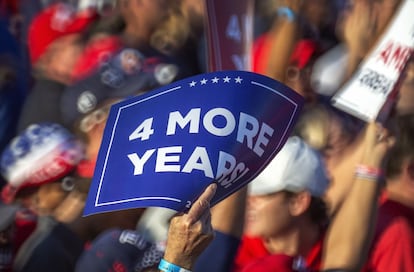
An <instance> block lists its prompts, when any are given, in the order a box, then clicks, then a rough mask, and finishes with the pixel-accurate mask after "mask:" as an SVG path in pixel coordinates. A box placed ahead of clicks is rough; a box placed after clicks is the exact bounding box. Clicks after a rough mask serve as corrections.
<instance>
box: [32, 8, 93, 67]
mask: <svg viewBox="0 0 414 272" xmlns="http://www.w3.org/2000/svg"><path fill="white" fill-rule="evenodd" d="M97 17H98V14H97V13H96V12H95V11H90V10H88V11H84V12H77V10H76V9H75V8H74V7H73V6H71V5H68V4H64V3H57V4H53V5H51V6H49V7H48V8H46V9H45V10H43V11H41V12H40V13H39V14H38V15H37V16H36V17H35V18H34V19H33V21H32V22H31V24H30V27H29V31H28V44H29V54H30V60H31V62H32V63H35V62H36V61H37V60H38V59H39V58H40V56H42V55H43V53H45V51H46V49H47V47H48V46H49V45H50V44H51V43H52V42H54V41H55V40H56V39H58V38H61V37H63V36H65V35H69V34H74V33H80V32H82V31H83V30H85V29H86V28H87V27H88V26H89V25H90V24H91V23H92V22H94V21H95V19H96V18H97Z"/></svg>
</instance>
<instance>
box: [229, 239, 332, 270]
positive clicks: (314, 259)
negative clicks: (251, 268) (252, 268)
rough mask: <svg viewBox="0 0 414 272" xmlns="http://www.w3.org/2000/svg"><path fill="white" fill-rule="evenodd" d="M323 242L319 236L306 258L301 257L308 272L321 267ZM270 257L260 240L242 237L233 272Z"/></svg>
mask: <svg viewBox="0 0 414 272" xmlns="http://www.w3.org/2000/svg"><path fill="white" fill-rule="evenodd" d="M323 240H324V235H321V237H320V239H319V240H318V241H317V242H316V243H315V244H314V245H313V247H312V249H311V250H310V252H309V253H308V254H307V256H303V257H304V259H305V266H306V268H307V269H308V271H318V270H319V269H320V267H321V260H322V246H323ZM270 255H271V253H270V252H269V251H267V249H266V247H265V246H264V244H263V240H262V239H261V238H255V237H248V236H243V237H242V241H241V243H240V246H239V250H238V253H237V255H236V258H235V261H234V266H233V272H240V271H243V268H245V267H246V266H248V265H250V264H251V263H253V262H255V261H257V260H260V259H263V257H266V256H270ZM295 257H299V256H295ZM269 269H271V267H269ZM269 271H270V270H269ZM292 271H293V270H292Z"/></svg>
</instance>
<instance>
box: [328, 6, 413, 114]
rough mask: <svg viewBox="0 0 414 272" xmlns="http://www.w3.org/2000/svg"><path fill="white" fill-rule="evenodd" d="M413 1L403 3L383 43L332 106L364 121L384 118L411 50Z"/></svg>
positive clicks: (338, 94) (337, 96) (334, 100)
mask: <svg viewBox="0 0 414 272" xmlns="http://www.w3.org/2000/svg"><path fill="white" fill-rule="evenodd" d="M413 29H414V0H405V1H404V2H402V3H401V5H400V7H399V10H398V11H397V12H396V15H395V17H394V18H393V20H392V21H391V24H390V25H389V26H388V28H387V30H386V32H385V34H384V35H383V37H382V39H381V40H380V41H379V43H378V44H377V45H376V47H375V48H374V50H373V51H372V52H371V53H370V55H369V57H368V58H367V59H366V60H365V61H364V62H363V63H362V64H361V65H360V67H359V68H358V70H357V71H356V73H355V74H354V76H353V77H352V78H351V79H350V80H349V81H348V82H347V83H346V84H345V85H344V87H343V88H342V89H341V90H339V91H338V93H337V94H336V95H335V96H334V97H333V98H332V104H333V105H334V106H335V107H337V108H339V109H341V110H343V111H345V112H348V113H350V114H352V115H354V116H356V117H358V118H360V119H362V120H364V121H367V122H369V121H372V120H377V119H378V117H379V115H381V117H385V116H387V115H388V111H389V110H390V105H391V103H390V102H392V101H391V100H392V99H394V97H395V92H396V91H397V90H396V88H395V87H396V85H397V83H398V80H399V79H400V75H401V74H402V71H403V70H404V68H405V66H406V64H407V61H408V59H409V58H410V56H411V55H412V53H413V49H414V32H413Z"/></svg>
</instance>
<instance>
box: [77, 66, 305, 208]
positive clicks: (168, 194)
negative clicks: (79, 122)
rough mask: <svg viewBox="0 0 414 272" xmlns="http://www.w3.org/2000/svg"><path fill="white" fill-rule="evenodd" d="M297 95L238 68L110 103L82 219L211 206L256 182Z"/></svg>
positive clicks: (295, 109)
mask: <svg viewBox="0 0 414 272" xmlns="http://www.w3.org/2000/svg"><path fill="white" fill-rule="evenodd" d="M302 105H303V98H302V97H301V96H300V95H299V94H297V93H296V92H294V91H293V90H291V89H289V88H288V87H286V86H285V85H283V84H281V83H279V82H277V81H275V80H273V79H270V78H268V77H265V76H262V75H259V74H255V73H251V72H244V71H222V72H213V73H207V74H201V75H197V76H194V77H190V78H187V79H184V80H181V81H177V82H174V83H172V84H170V85H168V86H165V87H162V88H160V89H157V90H154V91H151V92H149V93H147V94H145V95H141V96H137V97H133V98H131V99H128V100H125V101H122V102H120V103H118V104H115V105H113V106H112V108H111V111H110V114H109V117H108V121H107V124H106V128H105V132H104V136H103V140H102V144H101V149H100V152H99V155H98V161H97V165H96V168H95V174H94V177H93V181H92V185H91V188H90V192H89V196H88V200H87V203H86V207H85V210H84V214H85V215H89V214H93V213H98V212H105V211H114V210H120V209H128V208H138V207H149V206H159V207H167V208H171V209H174V210H177V211H185V210H186V209H188V208H189V207H190V206H191V205H192V203H193V201H194V200H195V199H196V198H197V197H198V196H199V195H200V193H201V192H202V191H203V190H204V188H206V187H207V185H208V184H210V183H212V182H216V183H217V185H218V188H217V193H216V195H215V197H214V199H213V200H212V205H214V204H215V203H217V202H219V201H220V200H222V199H224V198H226V197H227V196H229V195H230V194H232V193H233V192H235V191H237V190H239V189H240V188H242V187H243V186H245V185H246V184H247V183H248V182H250V181H251V180H252V179H253V178H255V177H256V176H257V175H258V174H259V173H260V172H261V171H262V170H263V169H264V167H265V166H266V165H267V164H268V163H269V162H270V161H271V159H272V158H273V157H274V156H275V155H276V154H277V152H278V151H279V150H280V149H281V147H282V146H283V145H284V143H285V141H286V139H287V138H288V137H289V135H290V132H291V129H292V127H293V126H294V124H295V122H296V119H297V117H298V115H299V113H300V110H301V108H302Z"/></svg>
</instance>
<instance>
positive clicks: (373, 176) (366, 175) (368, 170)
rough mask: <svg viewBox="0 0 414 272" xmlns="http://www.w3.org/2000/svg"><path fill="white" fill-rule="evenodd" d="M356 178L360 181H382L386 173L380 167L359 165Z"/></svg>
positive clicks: (356, 169)
mask: <svg viewBox="0 0 414 272" xmlns="http://www.w3.org/2000/svg"><path fill="white" fill-rule="evenodd" d="M355 177H356V178H360V179H367V180H375V181H381V180H382V179H383V177H384V171H383V170H382V169H381V168H380V167H375V166H371V165H366V164H359V165H357V167H356V168H355Z"/></svg>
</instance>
